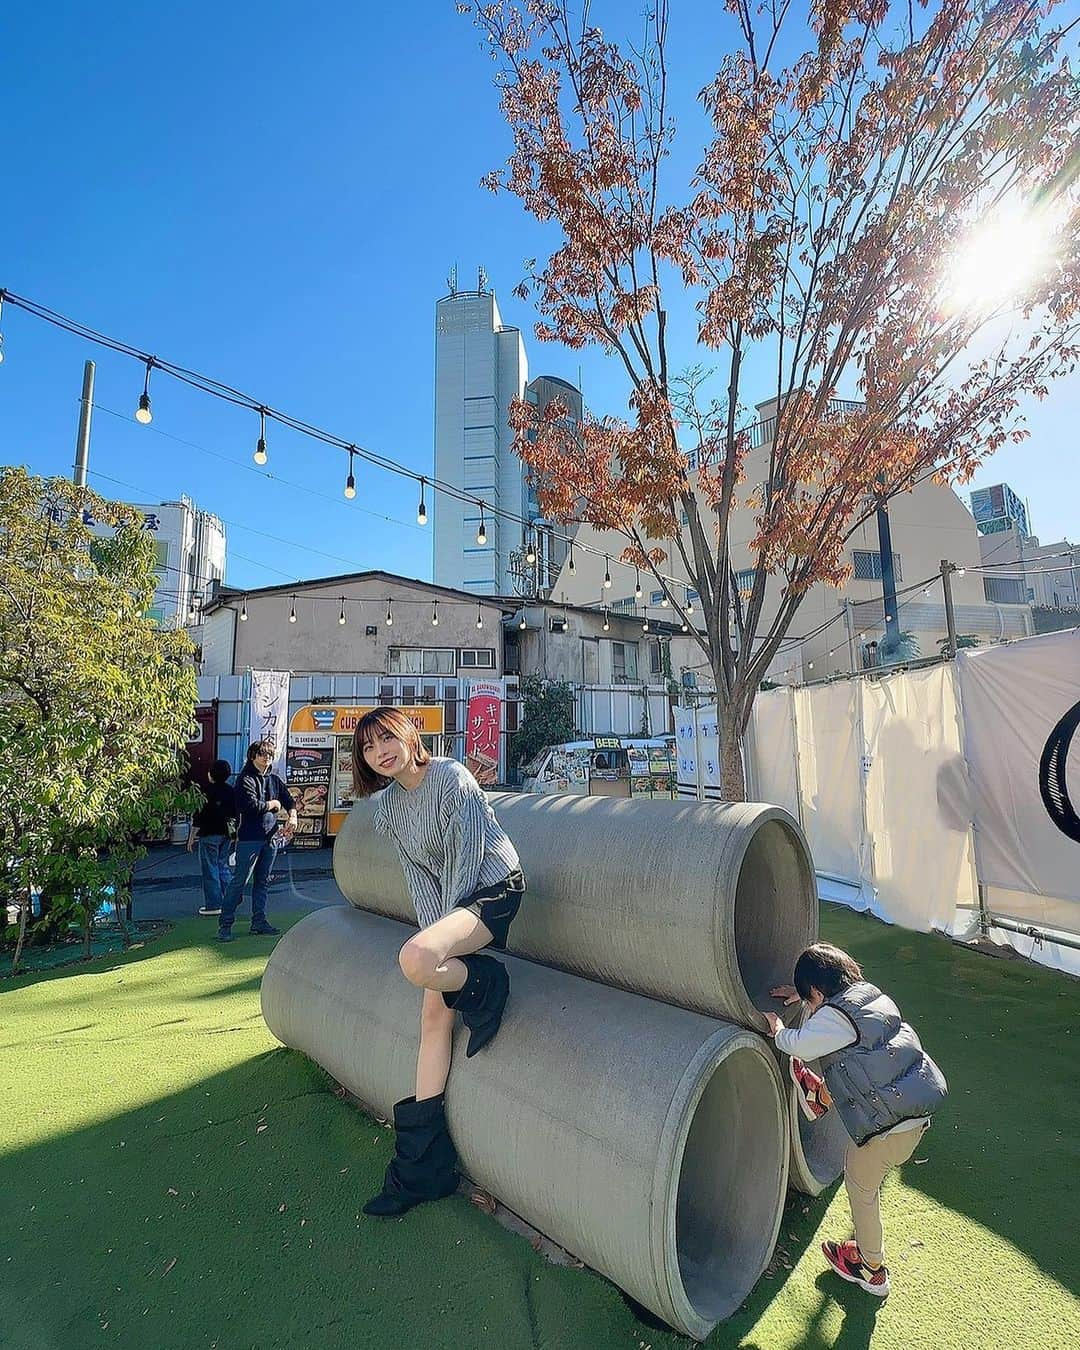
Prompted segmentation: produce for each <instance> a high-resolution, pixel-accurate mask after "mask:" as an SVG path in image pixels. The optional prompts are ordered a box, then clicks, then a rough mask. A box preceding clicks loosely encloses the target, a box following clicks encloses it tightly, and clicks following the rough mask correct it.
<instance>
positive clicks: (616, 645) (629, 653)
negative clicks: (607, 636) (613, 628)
mask: <svg viewBox="0 0 1080 1350" xmlns="http://www.w3.org/2000/svg"><path fill="white" fill-rule="evenodd" d="M637 677H638V673H637V643H636V642H613V643H612V644H611V678H612V679H613V680H614V682H615V683H616V684H633V683H635V682H636V681H637Z"/></svg>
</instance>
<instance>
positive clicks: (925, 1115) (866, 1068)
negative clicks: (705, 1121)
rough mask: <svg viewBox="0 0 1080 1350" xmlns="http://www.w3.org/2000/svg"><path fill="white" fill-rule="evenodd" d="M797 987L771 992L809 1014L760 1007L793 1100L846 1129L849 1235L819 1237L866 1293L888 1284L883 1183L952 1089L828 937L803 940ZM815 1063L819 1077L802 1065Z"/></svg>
mask: <svg viewBox="0 0 1080 1350" xmlns="http://www.w3.org/2000/svg"><path fill="white" fill-rule="evenodd" d="M793 978H794V986H792V985H783V986H781V987H780V988H778V989H774V990H773V991H772V993H773V996H774V997H775V998H782V999H783V1000H784V1002H785V1003H795V1002H797V1001H798V1000H799V999H801V1000H802V1002H803V1003H804V1004H805V1005H806V1008H807V1010H808V1016H807V1018H806V1020H805V1022H804V1023H803V1025H802V1027H801V1028H800V1029H798V1030H795V1029H792V1030H788V1029H787V1028H786V1027H785V1026H784V1024H783V1023H782V1022H781V1020H780V1018H779V1017H777V1015H776V1014H775V1013H766V1014H765V1016H766V1018H767V1019H768V1022H769V1032H770V1035H772V1036H774V1037H775V1039H776V1045H777V1047H778V1049H780V1050H782V1051H783V1052H784V1054H786V1055H790V1056H791V1066H790V1067H791V1076H792V1079H793V1080H794V1082H795V1086H796V1089H797V1092H798V1097H799V1105H800V1107H801V1108H802V1111H803V1114H804V1115H806V1116H807V1118H808V1119H810V1120H816V1119H818V1117H820V1116H822V1115H824V1113H825V1112H826V1111H827V1110H829V1109H830V1108H832V1109H833V1110H835V1111H836V1112H837V1114H838V1115H839V1117H840V1119H841V1120H842V1121H843V1124H844V1128H845V1129H846V1130H847V1132H848V1134H849V1135H850V1136H851V1143H850V1144H849V1145H848V1148H847V1152H846V1154H845V1157H844V1184H845V1186H846V1187H847V1193H848V1200H849V1201H850V1203H851V1216H852V1219H853V1220H854V1223H855V1239H854V1241H849V1242H823V1243H822V1245H821V1250H822V1251H823V1252H824V1254H825V1259H826V1261H828V1263H829V1265H830V1266H832V1268H833V1270H835V1271H836V1273H837V1274H838V1275H839V1276H840V1277H841V1278H842V1279H845V1280H848V1281H850V1282H851V1283H852V1284H857V1285H859V1286H860V1288H862V1289H865V1290H866V1292H867V1293H868V1294H874V1295H876V1296H877V1297H878V1298H884V1297H885V1296H886V1295H887V1294H888V1292H889V1271H888V1267H887V1266H886V1265H885V1252H884V1237H883V1234H882V1228H881V1204H880V1200H881V1184H882V1182H883V1181H884V1180H885V1175H886V1173H887V1172H888V1171H889V1170H890V1169H891V1168H893V1167H899V1166H900V1164H901V1163H904V1162H907V1160H908V1159H909V1158H910V1157H911V1155H912V1154H913V1153H914V1152H915V1149H916V1148H917V1147H918V1145H919V1143H920V1141H921V1140H922V1137H923V1135H924V1134H925V1132H926V1130H927V1129H928V1128H929V1126H930V1117H931V1115H932V1114H933V1112H934V1111H935V1110H936V1108H937V1107H938V1106H939V1105H940V1104H941V1102H942V1101H943V1100H944V1098H945V1094H946V1092H947V1091H948V1086H947V1084H946V1082H945V1077H944V1075H943V1074H942V1072H941V1070H940V1069H939V1068H938V1066H937V1065H936V1064H935V1063H934V1061H933V1060H932V1059H931V1058H930V1056H929V1055H928V1054H927V1053H926V1051H925V1050H923V1048H922V1045H921V1044H920V1043H919V1038H918V1036H917V1035H916V1034H915V1032H914V1030H913V1029H912V1028H911V1027H910V1026H909V1025H908V1024H907V1023H906V1022H905V1021H904V1020H903V1019H902V1017H901V1016H900V1010H899V1009H898V1008H897V1006H896V1004H895V1003H894V1002H893V1001H892V999H891V998H889V997H888V995H887V994H883V993H882V992H881V990H880V989H878V988H877V987H876V986H875V985H872V984H870V983H869V982H868V981H867V980H864V979H863V973H862V970H861V969H860V967H859V965H858V963H857V962H856V961H855V960H854V959H853V958H852V957H850V956H849V955H848V954H847V952H844V951H841V950H840V948H839V947H833V946H831V945H830V944H829V943H828V942H815V943H814V945H813V946H812V947H807V949H806V950H805V951H804V952H803V954H802V955H801V956H800V957H799V959H798V961H797V962H796V963H795V974H794V977H793ZM807 1060H816V1061H818V1062H819V1064H820V1067H821V1070H822V1074H823V1075H824V1077H821V1076H819V1075H818V1074H816V1073H814V1072H812V1070H810V1069H808V1068H807V1067H806V1061H807Z"/></svg>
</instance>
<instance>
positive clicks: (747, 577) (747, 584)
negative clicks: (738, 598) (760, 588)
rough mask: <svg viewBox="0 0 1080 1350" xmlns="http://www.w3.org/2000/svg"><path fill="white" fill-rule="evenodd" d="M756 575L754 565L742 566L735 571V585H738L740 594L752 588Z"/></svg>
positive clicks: (748, 591) (747, 593) (745, 593)
mask: <svg viewBox="0 0 1080 1350" xmlns="http://www.w3.org/2000/svg"><path fill="white" fill-rule="evenodd" d="M756 577H757V568H756V567H744V568H743V569H742V570H741V571H739V572H736V573H735V585H736V586H737V587H738V590H739V594H740V595H749V594H750V592H751V591H752V590H753V589H754V580H755V578H756Z"/></svg>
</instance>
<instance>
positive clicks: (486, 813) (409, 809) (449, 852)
mask: <svg viewBox="0 0 1080 1350" xmlns="http://www.w3.org/2000/svg"><path fill="white" fill-rule="evenodd" d="M374 824H375V829H376V830H377V831H378V832H379V833H380V834H386V835H389V836H390V838H391V839H392V840H393V841H394V843H395V844H396V845H397V851H398V856H399V857H400V859H401V865H402V867H403V868H404V870H405V882H406V884H407V885H408V888H409V894H410V895H411V896H412V901H413V905H414V906H415V908H416V918H417V922H418V923H419V924H420V927H421V928H427V927H428V926H429V925H430V924H433V923H435V922H436V921H437V920H439V919H441V918H442V917H443V916H444V915H446V914H449V913H450V911H451V910H452V909H454V908H455V906H457V905H458V904H459V903H460V902H461V901H462V900H464V899H466V898H467V897H468V896H470V895H472V893H473V892H474V891H476V890H479V889H481V888H482V887H487V886H494V885H495V884H496V883H497V882H499V881H502V880H503V878H504V877H507V876H509V875H510V873H511V872H513V871H516V870H517V868H518V867H519V866H520V863H519V861H518V855H517V851H516V850H515V848H514V846H513V844H512V843H511V842H510V840H509V839H508V838H507V837H506V835H505V833H504V832H503V829H502V827H501V826H500V824H499V822H498V821H497V820H496V819H495V812H494V811H492V809H491V807H490V806H489V805H488V800H487V798H486V797H485V796H484V792H483V789H482V788H481V787H480V785H479V784H478V783H477V781H476V779H475V778H474V777H473V776H472V774H471V773H470V772H469V771H468V769H466V768H465V767H464V765H462V764H459V763H458V762H457V760H454V759H433V760H432V761H431V763H430V764H429V765H428V770H427V773H426V774H425V775H424V778H423V781H422V782H421V783H420V786H419V787H417V788H413V789H412V790H411V791H410V790H408V789H406V788H403V787H402V786H401V784H400V783H391V784H390V786H389V787H388V788H386V790H385V791H384V792H381V793H380V794H379V795H378V796H377V797H376V799H375V814H374Z"/></svg>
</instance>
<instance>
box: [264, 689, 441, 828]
mask: <svg viewBox="0 0 1080 1350" xmlns="http://www.w3.org/2000/svg"><path fill="white" fill-rule="evenodd" d="M377 706H378V705H377V704H366V705H353V704H349V705H344V704H340V703H309V704H307V705H306V706H304V707H303V708H300V709H298V710H297V711H296V712H295V713H293V715H292V718H291V719H290V721H289V740H288V745H287V747H286V750H285V781H286V782H287V783H288V785H289V791H290V792H291V793H292V795H293V797H294V798H295V799H296V815H297V829H296V834H295V836H294V837H293V847H294V848H322V847H323V846H324V845H325V844H326V842H327V839H328V838H330V837H332V836H333V835H335V834H337V832H338V830H340V829H341V827H342V825H343V824H344V823H345V817H346V816H347V815H348V813H349V809H350V807H351V806H352V804H353V800H354V797H353V732H354V731H355V730H356V724H357V723H358V722H359V721H360V719H361V717H363V716H364V714H365V713H369V712H371V711H372V710H373V708H375V707H377ZM401 711H402V712H403V713H404V714H405V715H406V717H408V718H410V719H411V720H412V722H413V724H414V725H415V727H416V729H417V731H419V733H420V739H421V741H422V742H423V743H424V745H425V746H426V747H427V749H428V750H429V751H430V753H431V754H433V755H441V754H442V753H443V746H442V742H443V709H442V706H441V704H440V705H437V706H430V707H428V706H422V705H417V706H415V707H403V708H401Z"/></svg>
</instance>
